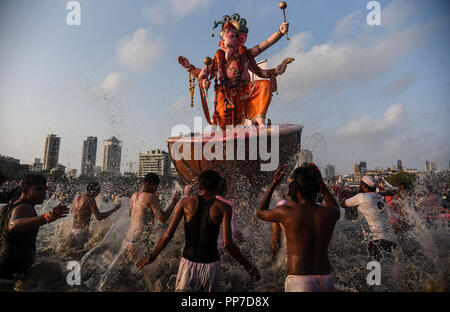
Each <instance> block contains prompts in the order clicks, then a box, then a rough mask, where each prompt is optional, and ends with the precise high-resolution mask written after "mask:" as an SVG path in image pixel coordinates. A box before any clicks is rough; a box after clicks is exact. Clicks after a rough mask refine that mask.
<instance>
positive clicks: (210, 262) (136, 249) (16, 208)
mask: <svg viewBox="0 0 450 312" xmlns="http://www.w3.org/2000/svg"><path fill="white" fill-rule="evenodd" d="M286 170H287V165H283V166H281V167H280V168H279V169H278V170H277V171H276V172H275V173H274V177H273V181H272V183H271V184H270V186H269V188H268V190H267V191H266V193H265V194H264V196H263V197H262V199H261V201H260V202H259V204H258V206H257V207H255V214H256V217H257V218H258V219H260V220H262V221H265V222H270V223H271V224H272V229H273V236H272V241H271V242H270V247H271V249H272V257H273V259H276V257H277V256H278V254H279V252H280V240H281V237H284V238H285V242H286V253H287V271H288V275H287V277H286V280H285V291H287V292H303V291H307V292H312V291H314V292H315V291H335V290H336V288H335V286H334V278H333V273H332V265H331V264H330V260H329V257H328V246H329V244H330V241H331V239H332V237H333V232H334V228H335V226H336V223H337V221H338V220H339V219H340V208H341V207H343V208H345V209H349V210H353V211H354V212H356V213H357V214H360V215H361V216H363V217H364V218H365V220H366V222H367V224H368V227H369V233H368V234H367V235H368V239H367V253H368V256H369V258H370V259H372V260H380V258H382V257H383V255H384V254H385V253H392V252H394V251H395V250H396V248H398V245H397V242H396V234H398V233H399V232H402V231H407V230H408V229H409V228H410V226H411V225H410V224H409V223H408V218H407V210H406V209H405V207H404V206H402V205H404V201H403V200H405V199H406V198H408V199H411V196H412V195H411V194H412V187H411V186H410V185H408V184H404V183H403V184H400V186H399V187H398V191H397V193H396V194H394V195H393V196H391V195H386V196H383V195H382V194H380V193H379V192H377V188H378V181H377V180H376V179H375V178H374V177H372V176H364V177H362V179H361V181H360V191H359V192H358V193H357V194H350V193H348V192H346V190H345V188H343V187H332V188H329V187H327V185H326V184H325V183H324V180H323V179H322V176H321V174H320V171H319V169H318V168H317V166H316V165H315V164H314V163H309V164H304V165H302V166H301V167H298V168H296V169H294V170H293V171H292V172H291V173H290V174H289V176H288V177H287V183H285V184H284V183H282V180H283V179H284V176H285V174H286ZM280 184H281V186H280ZM159 186H160V178H159V177H158V175H156V174H153V173H149V174H147V175H146V176H145V178H144V179H143V181H142V184H141V186H140V189H139V191H138V192H134V193H132V192H131V189H132V187H131V186H130V187H129V188H127V189H122V190H121V191H122V192H123V193H122V194H123V195H126V196H127V197H130V211H129V217H130V227H129V230H128V232H127V234H126V237H125V239H124V241H123V247H124V250H125V253H126V255H127V257H128V259H129V260H130V261H132V262H133V263H135V266H136V268H137V269H138V270H142V268H143V267H145V266H146V265H149V264H151V263H152V262H154V261H155V259H157V257H158V256H159V255H160V254H161V252H162V251H163V250H164V249H165V248H166V246H167V245H168V244H169V243H170V241H171V239H172V238H173V237H174V233H175V231H176V230H177V228H178V226H179V223H180V222H181V220H182V219H183V220H184V234H185V245H184V249H183V252H182V257H181V259H180V264H179V269H178V274H177V278H176V282H175V283H176V285H175V291H184V292H198V291H220V272H221V266H220V254H221V253H219V249H218V243H221V244H222V246H223V249H224V250H226V251H227V252H228V253H229V254H230V255H231V256H232V257H233V258H234V259H235V260H236V261H237V262H238V263H239V264H240V265H242V266H243V269H244V270H245V271H246V272H247V273H248V275H249V278H250V280H251V281H252V282H256V281H258V280H260V279H261V275H260V273H259V271H258V268H257V267H256V266H255V264H254V263H251V262H250V261H249V260H248V257H246V256H245V255H244V254H243V253H242V252H241V250H240V248H239V246H238V244H236V243H235V241H238V242H239V240H240V239H241V233H240V231H239V228H238V225H237V221H236V213H235V211H234V204H233V202H232V201H230V200H229V199H227V198H225V194H226V189H227V184H226V180H225V179H224V178H223V177H221V176H220V175H219V173H217V172H216V171H214V170H206V171H203V172H202V173H201V174H200V176H199V185H198V186H194V187H193V186H192V185H187V186H186V187H185V190H184V195H183V196H181V193H180V192H175V193H174V194H173V196H172V198H171V200H170V203H169V204H168V205H167V208H165V207H164V206H165V205H164V203H162V202H161V198H160V196H159V195H158V193H157V190H158V187H159ZM133 187H135V185H133ZM194 188H197V189H198V192H197V193H194V191H193V190H194ZM67 189H68V188H67ZM277 189H279V192H280V194H281V197H282V198H283V200H281V201H280V202H278V204H277V205H276V207H273V208H270V203H271V200H272V197H273V194H274V192H276V190H277ZM74 190H75V191H74ZM49 191H50V192H51V193H49ZM100 191H101V187H100V184H99V183H98V182H95V181H94V182H92V181H91V182H89V183H88V184H87V186H86V187H85V190H84V191H83V192H81V191H80V189H79V188H77V187H72V191H71V193H68V192H64V191H62V190H61V188H60V189H57V188H55V186H54V185H52V184H51V183H48V181H47V179H46V178H45V177H44V176H42V175H39V174H29V175H27V176H25V177H24V178H23V179H22V180H20V181H13V182H11V181H8V182H5V183H3V184H2V186H1V201H2V202H3V203H6V205H5V206H3V207H2V208H1V210H0V288H2V289H6V290H11V289H13V286H14V283H15V281H17V280H18V279H23V278H25V277H26V275H27V273H28V272H29V270H30V269H31V267H32V265H33V263H34V257H35V248H36V247H35V245H36V237H37V233H38V230H39V228H40V227H41V226H44V225H46V224H48V223H51V222H54V221H56V220H58V219H60V218H64V217H65V216H67V214H68V213H69V208H68V207H67V203H69V202H71V203H72V207H71V212H72V215H73V224H72V232H71V242H72V245H73V246H74V247H76V248H83V246H84V245H85V244H86V242H87V240H88V239H89V225H90V222H91V218H92V215H93V216H94V217H95V218H96V219H98V220H102V219H105V218H108V217H109V216H110V215H112V214H113V213H114V212H115V211H117V210H118V209H120V208H121V204H120V203H119V201H118V200H117V199H118V198H119V196H120V195H118V194H114V193H112V199H113V200H114V207H113V208H112V209H111V210H109V211H106V212H100V210H99V208H98V207H97V203H96V201H95V198H96V197H97V196H98V195H99V193H100ZM286 193H287V196H286V195H285V194H286ZM52 196H56V197H59V198H60V203H59V204H58V205H56V206H55V207H53V208H51V209H50V210H49V211H48V212H46V213H44V214H42V215H37V213H36V210H35V205H39V204H42V203H43V202H44V200H45V199H46V198H49V197H52ZM420 203H421V205H420V209H422V210H421V211H422V212H423V214H424V215H426V216H432V215H435V214H433V213H432V212H434V211H436V209H437V210H438V214H439V216H442V215H443V214H444V215H445V214H446V216H447V218H448V215H449V214H448V212H449V210H448V203H447V202H446V201H445V200H444V199H443V198H442V197H440V196H439V195H437V194H436V193H433V192H432V190H431V189H429V192H428V193H427V194H426V195H425V196H424V197H423V198H422V199H421V200H420ZM418 209H419V208H418ZM155 220H158V221H159V222H161V223H167V224H168V227H167V229H166V231H165V232H164V234H163V235H162V236H161V237H160V239H159V241H158V242H157V243H156V244H153V242H150V241H149V240H148V239H146V237H147V236H148V233H152V231H153V225H154V222H155ZM362 230H363V231H364V229H362ZM364 235H365V236H366V233H364ZM268 244H269V243H268Z"/></svg>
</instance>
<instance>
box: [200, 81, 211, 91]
mask: <svg viewBox="0 0 450 312" xmlns="http://www.w3.org/2000/svg"><path fill="white" fill-rule="evenodd" d="M210 85H211V81H209V80H208V79H204V80H203V81H202V87H203V89H205V91H208V89H209V86H210Z"/></svg>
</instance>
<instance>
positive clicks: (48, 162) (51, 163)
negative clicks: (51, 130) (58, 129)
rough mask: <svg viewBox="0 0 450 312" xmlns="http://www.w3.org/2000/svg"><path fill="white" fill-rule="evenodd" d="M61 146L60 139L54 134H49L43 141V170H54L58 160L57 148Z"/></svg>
mask: <svg viewBox="0 0 450 312" xmlns="http://www.w3.org/2000/svg"><path fill="white" fill-rule="evenodd" d="M60 144H61V138H60V137H57V136H56V134H49V135H47V138H46V139H45V150H44V166H43V169H44V170H48V171H49V170H51V169H53V168H56V166H57V165H58V160H59V146H60Z"/></svg>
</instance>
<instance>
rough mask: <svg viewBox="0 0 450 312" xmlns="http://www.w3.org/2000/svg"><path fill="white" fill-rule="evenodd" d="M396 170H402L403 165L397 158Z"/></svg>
mask: <svg viewBox="0 0 450 312" xmlns="http://www.w3.org/2000/svg"><path fill="white" fill-rule="evenodd" d="M397 171H399V172H402V171H403V165H402V161H401V160H397Z"/></svg>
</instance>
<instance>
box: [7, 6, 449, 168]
mask: <svg viewBox="0 0 450 312" xmlns="http://www.w3.org/2000/svg"><path fill="white" fill-rule="evenodd" d="M68 2H69V1H65V0H39V1H38V0H32V1H24V0H10V1H8V0H0V116H1V117H0V138H1V139H0V154H5V155H8V156H12V157H15V158H19V159H20V160H21V162H22V163H30V162H31V160H32V158H34V157H38V158H43V151H44V142H45V137H46V135H47V134H48V133H55V134H57V135H58V136H60V137H61V151H60V163H62V164H63V165H66V166H67V167H68V168H76V169H78V170H79V169H80V162H81V150H82V143H83V140H85V139H86V137H87V136H97V137H98V139H99V146H98V150H97V165H100V163H101V157H102V148H101V146H102V144H103V140H105V139H107V138H109V137H111V136H112V135H114V136H116V137H117V138H119V139H120V140H121V141H122V142H123V154H122V160H123V161H122V167H121V169H122V171H124V170H127V169H128V165H126V163H128V162H129V161H133V162H136V161H137V159H138V154H139V152H141V153H143V152H145V151H146V150H148V149H151V148H163V149H166V143H165V138H167V137H169V136H170V131H171V129H172V127H173V126H175V125H176V124H181V123H184V124H187V125H189V126H193V118H194V116H203V113H202V111H201V108H200V100H199V97H198V89H196V94H195V107H194V108H193V109H191V108H190V107H189V92H188V82H187V78H188V77H187V73H186V71H185V70H184V69H182V68H181V67H180V66H179V65H178V63H177V57H178V55H184V56H186V57H188V58H189V59H190V60H191V61H192V62H193V63H194V64H197V65H200V64H201V62H202V60H203V58H204V57H205V56H208V55H209V56H213V55H214V53H215V51H216V49H217V43H218V38H219V36H218V31H217V29H216V36H215V37H214V38H211V28H212V24H213V21H214V20H218V19H220V18H221V17H222V16H223V15H225V14H228V15H231V14H233V13H239V14H240V15H241V16H242V17H244V18H246V19H247V23H248V28H249V36H248V41H247V44H246V45H247V46H248V47H252V46H254V45H255V44H257V43H259V42H261V41H263V40H264V39H266V38H267V37H268V36H269V35H271V34H272V33H273V32H275V31H276V30H277V29H278V28H279V26H280V24H281V22H282V13H281V10H280V9H279V8H278V1H268V0H267V1H261V0H246V1H218V0H185V1H178V0H165V1H162V0H155V1H140V0H136V1H118V0H116V1H112V0H108V1H106V0H96V1H92V0H91V1H82V0H81V1H79V3H80V4H81V26H68V25H67V24H66V15H67V13H68V12H69V11H67V10H66V4H67V3H68ZM287 2H288V8H287V11H286V15H287V19H288V21H289V22H290V29H289V36H290V38H291V40H290V41H287V40H286V38H282V39H281V40H280V41H279V42H278V43H277V44H276V45H274V46H273V47H271V48H270V49H269V50H267V51H266V52H264V54H262V55H261V57H260V58H259V59H268V60H269V67H275V66H276V65H278V63H279V61H280V60H282V59H284V58H285V57H288V56H293V57H295V58H296V61H295V62H294V63H292V64H291V65H289V67H288V69H287V71H286V73H285V74H284V75H283V76H281V77H279V79H278V85H279V94H278V95H274V97H273V101H272V105H271V107H270V109H269V112H268V117H269V118H271V119H272V122H273V123H296V124H302V125H303V126H304V133H303V147H304V148H309V149H312V150H313V153H314V158H315V160H316V161H318V163H319V165H321V166H325V165H326V164H328V163H331V164H335V165H336V170H337V172H340V173H348V172H351V171H352V168H353V164H354V163H355V162H356V161H359V160H366V161H367V163H368V167H369V168H374V167H387V166H392V165H394V164H395V163H396V160H397V159H402V160H403V165H404V166H406V167H409V168H418V169H423V167H424V165H425V160H430V161H434V162H436V163H437V165H438V167H441V168H444V167H446V166H448V162H449V160H450V143H449V142H450V135H449V133H450V131H449V130H450V126H449V122H448V120H449V117H450V105H449V95H450V91H449V85H450V79H449V78H450V77H449V72H448V70H449V68H450V67H449V60H448V56H449V55H450V53H449V52H450V45H449V38H450V36H449V29H450V28H449V24H450V18H449V16H450V15H449V14H450V4H449V2H448V1H445V0H442V1H438V0H427V1H408V0H394V1H379V2H380V4H381V9H382V13H381V24H382V25H381V26H368V25H367V23H366V15H367V14H368V13H369V11H368V10H367V9H366V4H367V3H368V2H369V1H364V0H346V1H333V0H314V1H287ZM107 77H109V78H107ZM210 93H212V92H210ZM211 104H212V103H211ZM210 109H212V108H210ZM136 168H137V167H136Z"/></svg>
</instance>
